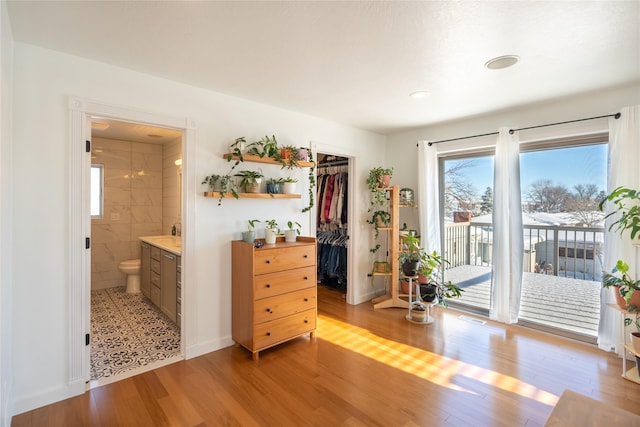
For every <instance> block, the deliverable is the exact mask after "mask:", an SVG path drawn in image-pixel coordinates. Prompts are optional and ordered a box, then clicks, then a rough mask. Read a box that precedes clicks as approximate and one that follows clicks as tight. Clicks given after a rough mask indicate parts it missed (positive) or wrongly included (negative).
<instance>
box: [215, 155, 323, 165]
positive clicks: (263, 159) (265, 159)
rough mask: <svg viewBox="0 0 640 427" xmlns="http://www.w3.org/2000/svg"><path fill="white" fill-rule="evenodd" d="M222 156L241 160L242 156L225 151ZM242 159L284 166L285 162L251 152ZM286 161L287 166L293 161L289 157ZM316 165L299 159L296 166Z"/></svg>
mask: <svg viewBox="0 0 640 427" xmlns="http://www.w3.org/2000/svg"><path fill="white" fill-rule="evenodd" d="M222 157H223V158H224V159H225V160H229V157H231V160H240V157H238V156H236V155H234V154H231V153H225V154H223V155H222ZM242 159H243V161H245V162H254V163H265V164H268V165H278V166H283V164H282V162H281V161H280V160H276V159H274V158H273V157H260V156H253V155H250V154H243V155H242ZM285 163H286V166H290V165H291V162H290V161H289V160H288V159H286V160H285ZM314 165H315V163H314V162H305V161H302V160H298V162H297V165H296V166H297V167H301V168H310V167H312V166H314ZM296 166H294V167H296Z"/></svg>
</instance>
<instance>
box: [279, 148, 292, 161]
mask: <svg viewBox="0 0 640 427" xmlns="http://www.w3.org/2000/svg"><path fill="white" fill-rule="evenodd" d="M280 157H282V158H283V159H290V158H291V150H289V149H285V148H281V149H280Z"/></svg>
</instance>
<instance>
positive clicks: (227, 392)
mask: <svg viewBox="0 0 640 427" xmlns="http://www.w3.org/2000/svg"><path fill="white" fill-rule="evenodd" d="M318 294H319V303H318V307H319V316H318V329H317V334H316V337H315V338H314V339H313V340H310V339H309V338H308V337H303V338H299V339H296V340H293V341H291V342H288V343H285V344H282V345H280V346H277V347H274V348H272V349H269V350H266V351H263V352H261V353H260V360H259V361H255V362H254V361H252V360H251V354H250V353H249V352H248V351H246V350H245V349H243V348H237V347H228V348H225V349H222V350H219V351H216V352H213V353H209V354H206V355H204V356H200V357H197V358H194V359H191V360H187V361H181V362H178V363H175V364H172V365H169V366H165V367H163V368H159V369H156V370H154V371H151V372H147V373H144V374H141V375H138V376H135V377H132V378H128V379H125V380H122V381H120V382H117V383H114V384H109V385H106V386H103V387H99V388H96V389H93V390H90V391H88V392H87V393H85V394H84V395H82V396H78V397H75V398H72V399H68V400H65V401H63V402H59V403H56V404H53V405H49V406H46V407H43V408H40V409H36V410H34V411H30V412H27V413H24V414H21V415H18V416H15V417H14V419H13V424H12V425H14V426H81V425H91V426H118V425H121V426H204V425H208V426H219V425H241V426H306V425H314V426H339V425H347V426H464V427H468V426H492V427H493V426H508V427H513V426H528V427H529V426H542V425H543V424H544V423H545V420H546V419H547V417H548V415H549V414H550V413H551V410H552V409H553V406H554V404H555V403H556V401H557V400H558V398H559V396H560V395H561V394H562V392H563V391H564V390H565V389H569V390H573V391H575V392H578V393H581V394H583V395H587V396H589V397H591V398H593V399H595V400H598V401H601V402H604V403H606V404H610V405H612V406H615V407H619V408H623V409H626V410H628V411H631V412H633V413H635V414H640V385H638V384H635V383H632V382H630V381H627V380H625V379H623V378H621V376H620V374H621V360H620V359H618V358H617V357H615V356H614V355H612V354H609V353H605V352H603V351H601V350H598V349H597V348H595V347H593V346H590V345H588V344H583V343H578V342H574V341H570V340H567V339H564V338H560V337H554V336H551V335H546V334H544V333H541V332H537V331H532V330H527V329H523V328H518V327H511V326H505V325H502V324H496V323H492V322H487V323H486V324H480V323H477V322H473V321H469V320H464V319H460V318H459V316H460V315H461V314H462V313H460V312H456V311H454V310H452V309H442V308H437V309H436V311H435V315H434V317H435V323H434V324H432V325H428V326H424V325H415V324H411V323H409V322H407V321H406V320H405V319H404V316H405V311H404V310H401V309H382V310H375V311H374V310H373V309H372V307H371V304H370V303H363V304H360V305H358V306H349V305H347V304H345V303H344V300H343V298H342V295H341V294H340V293H338V292H335V291H331V290H328V289H325V288H320V289H319V292H318ZM467 317H468V318H471V316H467Z"/></svg>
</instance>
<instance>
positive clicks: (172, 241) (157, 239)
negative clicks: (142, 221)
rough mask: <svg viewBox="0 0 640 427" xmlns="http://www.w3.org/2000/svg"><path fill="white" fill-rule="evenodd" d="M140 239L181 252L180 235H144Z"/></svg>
mask: <svg viewBox="0 0 640 427" xmlns="http://www.w3.org/2000/svg"><path fill="white" fill-rule="evenodd" d="M140 240H142V241H144V242H147V243H149V244H151V245H154V246H158V247H161V248H163V249H167V250H169V251H171V252H177V253H178V254H180V252H181V249H180V248H181V247H182V238H181V237H180V236H144V237H140Z"/></svg>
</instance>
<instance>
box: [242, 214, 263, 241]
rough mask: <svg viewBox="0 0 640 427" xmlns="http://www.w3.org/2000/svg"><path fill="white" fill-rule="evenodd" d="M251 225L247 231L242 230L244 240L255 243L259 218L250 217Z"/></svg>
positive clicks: (249, 222)
mask: <svg viewBox="0 0 640 427" xmlns="http://www.w3.org/2000/svg"><path fill="white" fill-rule="evenodd" d="M247 222H248V224H249V226H248V228H247V231H243V232H242V240H243V241H244V242H247V243H253V242H254V241H255V240H256V232H255V230H254V228H255V226H256V223H257V222H260V220H258V219H250V220H248V221H247Z"/></svg>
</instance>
